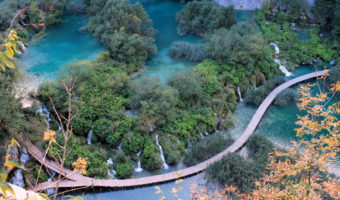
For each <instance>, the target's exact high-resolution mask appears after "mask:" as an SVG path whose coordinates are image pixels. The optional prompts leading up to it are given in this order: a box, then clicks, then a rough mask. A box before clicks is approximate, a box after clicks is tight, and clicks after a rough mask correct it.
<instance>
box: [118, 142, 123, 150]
mask: <svg viewBox="0 0 340 200" xmlns="http://www.w3.org/2000/svg"><path fill="white" fill-rule="evenodd" d="M122 149H123V142H121V143H120V144H119V145H118V150H119V151H122Z"/></svg>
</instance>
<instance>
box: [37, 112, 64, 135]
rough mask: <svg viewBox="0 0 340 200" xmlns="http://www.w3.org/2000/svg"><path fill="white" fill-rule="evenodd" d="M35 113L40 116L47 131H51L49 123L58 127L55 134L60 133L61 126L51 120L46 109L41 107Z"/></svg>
mask: <svg viewBox="0 0 340 200" xmlns="http://www.w3.org/2000/svg"><path fill="white" fill-rule="evenodd" d="M37 113H39V114H40V116H42V117H43V118H44V119H45V122H46V125H47V128H48V129H51V122H54V123H56V124H57V126H58V130H57V132H60V131H61V125H60V124H59V123H58V121H57V120H54V119H51V117H50V115H51V113H50V111H48V109H47V108H46V107H45V106H41V107H40V108H39V109H38V110H37Z"/></svg>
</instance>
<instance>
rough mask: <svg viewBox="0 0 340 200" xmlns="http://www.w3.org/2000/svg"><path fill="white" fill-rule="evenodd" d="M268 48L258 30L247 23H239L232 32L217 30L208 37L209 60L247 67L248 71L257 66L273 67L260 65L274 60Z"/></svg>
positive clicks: (207, 52)
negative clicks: (265, 61)
mask: <svg viewBox="0 0 340 200" xmlns="http://www.w3.org/2000/svg"><path fill="white" fill-rule="evenodd" d="M268 48H269V46H267V45H266V42H265V40H264V39H263V37H262V35H261V33H260V32H259V31H258V30H257V28H256V27H255V26H254V25H251V24H247V23H238V24H236V25H234V26H232V27H231V28H230V30H227V29H224V28H223V29H219V30H216V31H215V32H214V33H212V34H209V35H208V36H207V37H206V54H207V57H208V58H210V59H212V60H215V61H217V62H218V63H220V64H222V63H223V64H224V63H226V64H229V65H231V66H235V67H240V66H242V67H246V68H247V69H248V70H252V69H253V68H254V67H255V66H257V67H259V68H270V67H271V66H270V65H269V66H260V65H259V64H258V63H259V62H261V61H263V60H265V59H267V58H271V60H272V52H271V51H267V49H268ZM269 64H273V63H269ZM273 65H274V64H273ZM273 65H272V66H273Z"/></svg>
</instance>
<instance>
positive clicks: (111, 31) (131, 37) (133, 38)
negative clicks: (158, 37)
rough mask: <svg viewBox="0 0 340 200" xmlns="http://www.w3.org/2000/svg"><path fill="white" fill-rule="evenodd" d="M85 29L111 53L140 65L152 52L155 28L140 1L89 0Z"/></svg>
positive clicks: (135, 65)
mask: <svg viewBox="0 0 340 200" xmlns="http://www.w3.org/2000/svg"><path fill="white" fill-rule="evenodd" d="M88 13H89V16H90V17H89V23H88V27H87V29H88V30H89V31H90V32H92V33H93V35H94V36H95V37H96V38H97V39H99V40H100V41H101V42H102V43H103V44H104V45H105V46H106V47H107V48H108V49H109V50H110V52H111V54H110V55H111V57H112V58H114V59H116V60H118V61H120V62H124V63H128V64H131V65H134V68H132V71H135V70H137V69H139V68H140V67H141V65H142V64H143V63H144V61H145V60H146V59H147V58H148V56H149V55H150V54H153V53H155V52H156V45H155V42H154V39H153V35H154V33H155V30H154V29H153V28H152V27H151V24H152V23H151V20H150V19H149V17H148V15H147V13H146V12H145V11H144V9H143V7H142V5H141V4H140V3H135V4H131V3H130V2H129V1H128V0H92V1H91V2H90V6H89V12H88Z"/></svg>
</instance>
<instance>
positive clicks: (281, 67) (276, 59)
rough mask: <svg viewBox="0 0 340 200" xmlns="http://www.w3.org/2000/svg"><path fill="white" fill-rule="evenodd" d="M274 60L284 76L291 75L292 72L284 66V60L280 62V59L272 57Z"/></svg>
mask: <svg viewBox="0 0 340 200" xmlns="http://www.w3.org/2000/svg"><path fill="white" fill-rule="evenodd" d="M274 62H275V63H276V64H278V65H279V69H280V70H281V72H283V73H284V74H285V76H291V75H292V73H291V72H289V71H288V70H287V68H286V67H285V65H284V61H283V63H282V61H281V60H280V59H278V58H275V59H274Z"/></svg>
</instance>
